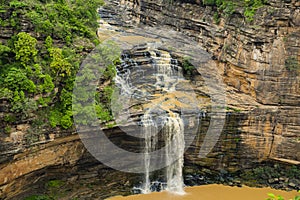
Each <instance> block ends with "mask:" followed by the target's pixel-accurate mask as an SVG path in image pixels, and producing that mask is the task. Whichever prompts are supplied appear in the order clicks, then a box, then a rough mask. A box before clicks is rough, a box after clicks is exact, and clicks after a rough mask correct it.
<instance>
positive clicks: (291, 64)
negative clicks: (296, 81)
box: [285, 56, 300, 71]
mask: <svg viewBox="0 0 300 200" xmlns="http://www.w3.org/2000/svg"><path fill="white" fill-rule="evenodd" d="M285 67H286V69H287V70H289V71H298V70H300V63H299V61H298V59H297V57H296V56H289V57H288V58H287V59H286V60H285Z"/></svg>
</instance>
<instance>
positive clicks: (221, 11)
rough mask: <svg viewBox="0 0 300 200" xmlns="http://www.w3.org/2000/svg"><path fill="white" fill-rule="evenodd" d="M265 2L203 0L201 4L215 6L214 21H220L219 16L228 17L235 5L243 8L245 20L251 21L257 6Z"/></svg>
mask: <svg viewBox="0 0 300 200" xmlns="http://www.w3.org/2000/svg"><path fill="white" fill-rule="evenodd" d="M266 3H267V1H266V0H243V1H236V0H203V4H204V5H206V6H214V7H216V8H217V11H216V13H215V14H214V21H215V23H217V24H218V23H219V22H220V16H221V15H223V16H225V17H230V16H231V15H232V14H233V13H234V12H235V11H236V8H237V7H242V8H244V13H243V15H244V17H245V19H246V21H248V22H251V21H253V16H254V15H255V13H256V11H257V9H258V8H260V7H262V6H263V5H265V4H266Z"/></svg>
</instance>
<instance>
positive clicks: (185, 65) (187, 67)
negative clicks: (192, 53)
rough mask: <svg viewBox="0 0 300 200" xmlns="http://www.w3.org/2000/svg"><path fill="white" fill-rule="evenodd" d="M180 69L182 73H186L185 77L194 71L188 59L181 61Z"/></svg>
mask: <svg viewBox="0 0 300 200" xmlns="http://www.w3.org/2000/svg"><path fill="white" fill-rule="evenodd" d="M182 67H183V70H184V73H186V74H187V75H192V72H193V70H195V66H193V65H192V64H191V63H190V61H189V58H184V59H183V61H182Z"/></svg>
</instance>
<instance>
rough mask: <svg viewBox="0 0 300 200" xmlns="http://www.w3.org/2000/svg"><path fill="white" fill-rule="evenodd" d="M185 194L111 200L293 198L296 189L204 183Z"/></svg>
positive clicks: (157, 194)
mask: <svg viewBox="0 0 300 200" xmlns="http://www.w3.org/2000/svg"><path fill="white" fill-rule="evenodd" d="M185 192H186V194H185V195H174V194H171V193H169V192H166V191H164V192H154V193H151V194H141V195H133V196H128V197H122V196H117V197H112V198H109V200H265V199H266V198H267V197H268V195H267V194H268V193H273V194H276V195H281V196H283V197H285V199H286V200H289V199H292V198H293V197H294V196H295V195H296V194H297V192H296V191H291V192H287V191H282V190H274V189H271V188H250V187H246V186H244V187H230V186H224V185H216V184H213V185H203V186H196V187H186V188H185Z"/></svg>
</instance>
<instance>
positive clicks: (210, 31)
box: [0, 0, 300, 199]
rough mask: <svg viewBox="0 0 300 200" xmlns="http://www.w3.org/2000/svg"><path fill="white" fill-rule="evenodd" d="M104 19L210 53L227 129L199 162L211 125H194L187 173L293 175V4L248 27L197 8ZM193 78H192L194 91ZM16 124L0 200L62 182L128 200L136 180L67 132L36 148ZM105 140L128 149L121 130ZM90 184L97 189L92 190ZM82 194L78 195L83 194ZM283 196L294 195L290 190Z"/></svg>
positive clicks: (299, 54)
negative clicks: (162, 32) (274, 168)
mask: <svg viewBox="0 0 300 200" xmlns="http://www.w3.org/2000/svg"><path fill="white" fill-rule="evenodd" d="M107 10H108V13H110V14H111V15H114V16H116V17H114V18H113V20H111V21H110V23H111V24H112V25H115V26H120V27H123V28H124V27H125V28H124V29H126V28H128V27H135V26H140V27H142V28H143V27H147V26H150V27H164V28H166V29H170V30H171V29H172V30H174V31H178V32H180V33H184V34H186V35H187V36H189V37H191V39H192V40H195V41H197V42H198V45H199V48H201V49H203V50H205V51H207V52H208V53H209V54H210V55H211V57H212V59H213V60H214V62H215V64H216V65H217V70H215V71H211V75H212V76H214V75H215V74H216V73H218V75H220V76H221V77H222V78H223V82H224V83H225V85H226V100H227V113H226V123H225V126H224V129H223V131H222V135H221V137H220V139H219V142H218V143H217V144H216V146H215V147H214V149H213V151H212V152H211V153H210V154H209V155H208V156H207V157H206V158H201V159H200V158H198V153H199V149H200V146H201V144H202V142H203V139H204V137H205V133H206V131H207V128H208V127H209V123H210V116H209V115H208V116H206V117H204V118H202V119H201V127H200V128H199V130H198V136H197V140H195V141H194V143H193V144H192V145H191V147H190V148H189V149H188V150H187V152H186V154H185V163H186V166H190V167H194V166H196V168H197V169H198V170H201V169H206V172H207V169H209V170H212V171H213V170H225V171H229V172H232V173H234V172H238V171H239V170H243V169H247V168H251V167H254V166H256V165H258V164H259V163H261V162H270V161H272V162H273V161H276V162H279V163H284V164H287V165H295V166H299V164H300V78H299V76H300V3H299V2H298V1H296V0H291V1H279V0H272V1H269V3H268V5H265V6H263V7H261V8H259V9H258V10H257V12H256V14H255V16H254V20H253V21H252V22H248V21H246V20H245V18H244V16H243V12H242V9H240V10H239V9H237V10H236V11H235V12H234V13H233V14H232V15H231V16H228V17H221V18H220V22H219V23H216V22H215V20H214V19H213V16H214V13H215V12H216V11H215V9H214V8H213V7H209V6H203V5H201V4H200V2H197V1H180V2H179V1H174V2H172V3H171V2H169V1H163V0H155V1H154V0H153V1H151V0H145V1H141V0H121V1H110V2H109V3H108V4H107ZM120 14H123V16H122V17H120V16H119V15H120ZM25 25H26V24H25ZM24 30H26V29H24ZM1 34H2V37H1V38H2V39H3V38H9V35H10V32H9V31H7V30H6V31H1ZM198 75H199V74H194V75H193V76H192V77H191V80H192V82H193V87H194V89H195V90H197V84H198V83H197V80H198V78H199V76H198ZM200 75H201V74H200ZM199 82H201V81H199ZM198 89H199V88H198ZM6 109H7V108H6V102H5V100H3V101H2V100H1V102H0V112H1V113H2V114H3V113H5V112H6ZM20 123H21V124H15V128H14V129H13V130H10V131H9V134H1V155H0V160H1V164H0V199H12V198H15V197H16V196H17V197H18V198H22V197H24V196H22V193H26V195H28V194H34V193H35V192H37V191H39V190H44V189H45V188H44V187H40V186H39V185H43V184H45V183H47V181H49V180H52V179H61V178H62V177H64V178H63V179H64V180H65V181H66V182H70V185H71V186H70V185H69V186H68V187H66V188H65V190H66V191H70V190H71V189H70V188H72V184H76V185H77V186H76V187H74V188H77V187H78V191H75V192H74V191H73V192H71V193H72V194H73V195H74V197H83V196H85V195H90V198H96V196H98V197H99V196H102V197H106V196H109V195H112V194H113V193H111V191H113V190H114V191H116V190H118V191H122V192H124V191H126V192H128V188H130V187H132V186H133V185H134V184H135V183H138V181H139V180H138V178H136V176H133V175H129V174H125V173H121V172H116V171H114V170H112V169H109V168H108V167H105V166H104V165H102V164H101V163H99V162H98V161H97V160H96V159H94V158H93V157H92V156H91V155H90V154H88V153H87V152H86V150H85V148H84V146H83V144H82V143H81V141H80V139H79V137H78V136H77V135H76V133H74V134H72V133H73V131H66V132H61V131H59V130H51V131H50V130H49V131H48V130H46V131H45V135H40V136H39V137H40V138H39V140H40V142H37V143H35V144H32V145H28V144H25V142H24V141H25V139H26V133H27V132H26V131H27V129H28V123H27V122H24V123H22V122H20ZM109 131H110V134H111V137H112V138H115V139H117V140H119V141H120V143H121V144H123V145H125V146H126V144H128V145H129V144H132V141H131V142H130V141H129V142H128V143H126V142H121V141H122V137H123V136H124V135H123V133H122V132H121V131H120V130H118V129H111V130H109ZM194 172H195V171H192V172H191V173H194ZM207 173H210V171H208V172H207ZM124 177H125V178H124ZM89 180H90V181H91V182H92V183H93V184H94V183H95V185H96V186H95V185H93V186H91V185H89V184H88V183H89V182H88V181H89ZM127 180H129V181H127ZM110 182H111V183H110ZM80 184H81V185H80ZM287 184H289V182H287ZM83 185H84V188H85V189H82V190H83V191H80V186H82V187H83ZM105 185H108V187H106V186H105ZM74 188H73V189H74ZM112 188H114V189H112ZM125 188H126V189H125ZM290 188H294V189H295V187H294V185H293V183H292V185H291V187H290ZM93 191H98V192H96V193H95V192H94V193H93ZM101 191H107V192H103V193H101ZM126 192H124V194H126ZM116 194H117V193H116ZM80 195H82V196H80ZM93 195H95V196H93Z"/></svg>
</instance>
